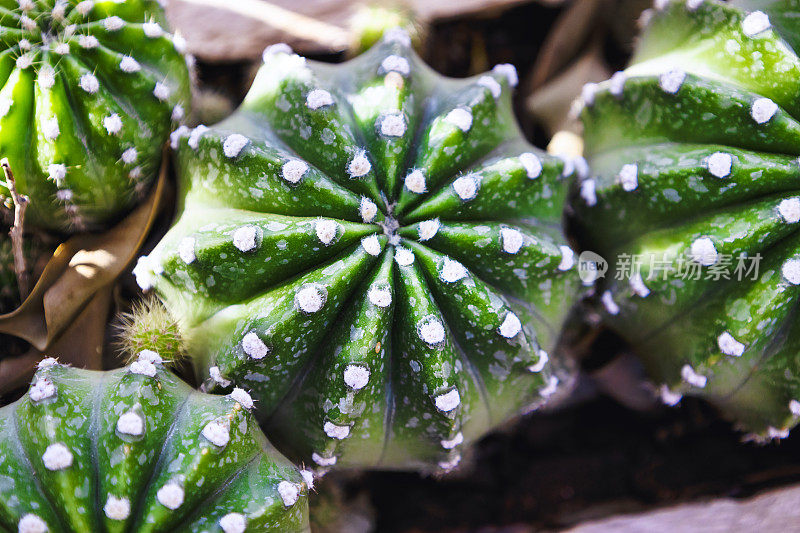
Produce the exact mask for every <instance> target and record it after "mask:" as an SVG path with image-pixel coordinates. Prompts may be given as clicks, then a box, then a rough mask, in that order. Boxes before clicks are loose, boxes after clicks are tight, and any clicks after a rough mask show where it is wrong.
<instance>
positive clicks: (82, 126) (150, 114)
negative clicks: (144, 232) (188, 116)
mask: <svg viewBox="0 0 800 533" xmlns="http://www.w3.org/2000/svg"><path fill="white" fill-rule="evenodd" d="M165 23H166V20H165V17H164V13H163V10H162V8H161V6H160V5H159V3H158V2H157V1H156V0H128V1H126V2H116V1H111V0H98V1H89V0H86V1H80V2H76V1H74V0H30V1H29V0H2V1H0V35H2V46H0V131H2V132H3V133H0V154H2V155H3V156H4V157H7V158H8V159H9V162H10V165H11V168H12V169H13V170H14V173H15V177H16V179H17V185H18V188H19V190H20V192H22V193H24V194H26V195H28V196H29V197H30V198H31V204H30V208H29V209H28V217H27V221H28V222H29V223H31V224H33V225H35V226H37V227H43V228H47V229H53V230H60V231H74V230H83V229H92V228H96V227H99V226H102V225H104V224H106V223H108V222H109V221H112V220H113V218H114V217H115V216H118V215H119V214H120V212H122V211H124V210H125V209H126V208H128V207H130V205H131V204H132V203H133V202H134V201H135V200H136V199H138V198H141V196H142V195H143V194H144V193H145V192H146V191H147V188H148V186H149V184H150V183H151V182H152V180H153V178H154V177H155V175H156V173H157V171H158V165H159V162H160V160H161V150H162V144H163V143H164V141H165V140H166V139H167V137H168V135H169V132H170V131H171V124H172V121H173V120H180V119H181V118H182V117H183V115H184V113H185V111H186V109H187V105H188V103H189V98H190V90H189V73H188V69H187V66H186V60H185V58H184V57H183V55H182V53H181V51H182V50H183V47H184V44H183V40H182V38H180V37H178V36H176V37H173V36H172V35H170V34H169V33H168V32H167V31H166V30H165V29H164V28H165V27H166V24H165ZM0 195H6V196H7V195H8V191H7V190H6V189H5V188H3V187H0Z"/></svg>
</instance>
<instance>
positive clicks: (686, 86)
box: [576, 0, 800, 438]
mask: <svg viewBox="0 0 800 533" xmlns="http://www.w3.org/2000/svg"><path fill="white" fill-rule="evenodd" d="M733 4H734V5H731V4H723V3H720V2H716V1H711V0H706V1H697V0H691V1H688V2H668V1H659V2H656V6H655V8H654V9H653V10H651V12H649V17H648V20H647V22H646V25H645V29H644V31H643V34H642V36H641V39H640V41H639V44H638V47H637V50H636V53H635V55H634V58H633V60H632V62H631V65H630V67H628V69H627V70H625V71H624V72H620V73H617V74H615V75H614V76H613V77H612V78H611V79H610V80H609V81H608V82H605V83H603V84H600V85H599V86H596V85H588V86H586V87H585V88H584V92H583V102H584V111H583V121H584V125H585V137H586V150H587V155H588V158H589V160H590V166H591V167H592V172H593V173H594V176H593V177H591V178H588V179H586V180H584V181H583V182H582V183H581V185H580V193H579V197H578V198H577V200H576V210H577V214H578V219H579V221H580V223H581V226H582V229H583V231H584V233H585V234H586V236H587V237H586V242H587V246H588V247H589V248H591V249H592V250H595V251H597V252H599V253H600V254H601V255H603V256H604V257H606V258H607V259H609V260H610V261H611V262H612V263H614V264H615V265H616V268H615V269H612V271H611V274H610V275H609V276H608V277H607V279H606V280H605V281H604V282H602V283H601V284H600V286H599V288H598V294H599V296H600V298H601V300H602V302H603V304H604V313H605V316H606V318H607V320H608V323H609V324H610V325H611V326H612V327H613V328H614V329H615V330H617V331H618V332H619V333H620V334H621V335H622V336H623V337H625V338H626V339H628V340H629V341H630V342H631V344H632V345H633V346H634V347H635V348H636V349H637V350H638V352H639V354H640V355H641V357H642V358H643V359H644V362H645V364H646V366H647V367H648V369H649V371H650V372H651V375H652V376H653V378H654V379H655V380H656V381H657V382H658V383H659V384H663V385H660V386H659V387H660V388H659V390H660V392H661V394H662V397H663V398H664V400H665V401H666V402H668V403H670V404H675V403H677V402H678V401H679V400H680V398H681V395H682V394H691V395H696V396H700V397H703V398H707V399H708V400H710V401H712V402H713V403H715V404H716V405H718V406H719V407H720V408H721V409H722V411H723V412H724V413H726V414H727V415H728V416H729V417H731V418H732V419H734V420H736V421H737V422H739V423H740V424H741V425H742V426H744V427H745V428H746V429H747V430H749V431H752V432H754V433H755V434H756V435H755V436H756V437H758V438H774V437H782V436H785V435H786V434H788V429H789V428H790V427H792V426H793V425H795V424H796V423H797V421H798V419H799V417H800V402H798V400H800V357H798V349H800V330H798V329H796V327H795V326H796V325H797V322H796V311H797V304H798V302H799V301H800V299H798V296H800V293H799V292H798V291H800V285H799V284H800V249H799V248H798V244H799V243H798V240H797V233H796V229H797V223H798V222H800V196H798V192H797V189H798V187H797V179H798V177H800V165H799V164H798V155H800V122H798V120H799V119H800V98H798V97H800V58H799V57H798V55H797V52H796V51H795V50H796V49H797V48H796V47H797V46H798V45H800V40H798V36H800V25H799V23H798V19H797V17H796V16H791V13H788V14H787V11H791V10H793V9H794V10H795V12H796V9H797V7H798V3H797V2H794V1H788V0H787V1H758V2H755V1H752V2H751V1H747V2H745V1H739V2H734V3H733ZM757 7H760V8H761V9H764V11H758V10H756V11H752V12H751V11H747V8H757ZM726 276H727V277H728V278H729V279H725V277H726Z"/></svg>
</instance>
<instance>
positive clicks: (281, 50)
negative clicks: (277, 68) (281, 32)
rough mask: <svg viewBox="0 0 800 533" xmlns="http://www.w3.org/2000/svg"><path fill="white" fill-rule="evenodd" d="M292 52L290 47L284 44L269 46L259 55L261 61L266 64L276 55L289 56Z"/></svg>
mask: <svg viewBox="0 0 800 533" xmlns="http://www.w3.org/2000/svg"><path fill="white" fill-rule="evenodd" d="M292 52H293V50H292V47H291V46H289V45H288V44H286V43H277V44H271V45H269V46H267V47H266V48H264V51H263V52H262V53H261V59H262V60H263V61H264V63H266V62H267V61H268V60H269V59H270V58H271V57H272V56H274V55H276V54H291V53H292Z"/></svg>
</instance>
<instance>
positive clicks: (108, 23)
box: [103, 15, 125, 31]
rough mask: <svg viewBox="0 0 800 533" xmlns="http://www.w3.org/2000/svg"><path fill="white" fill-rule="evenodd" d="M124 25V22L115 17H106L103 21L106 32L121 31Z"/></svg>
mask: <svg viewBox="0 0 800 533" xmlns="http://www.w3.org/2000/svg"><path fill="white" fill-rule="evenodd" d="M124 25H125V21H124V20H122V19H121V18H119V17H117V16H116V15H115V16H112V17H108V18H107V19H105V20H103V26H104V27H105V29H107V30H108V31H117V30H121V29H122V27H123V26H124Z"/></svg>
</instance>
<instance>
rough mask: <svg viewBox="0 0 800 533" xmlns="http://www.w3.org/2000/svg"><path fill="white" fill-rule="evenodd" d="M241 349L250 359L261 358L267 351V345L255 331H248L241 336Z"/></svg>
mask: <svg viewBox="0 0 800 533" xmlns="http://www.w3.org/2000/svg"><path fill="white" fill-rule="evenodd" d="M242 350H243V351H244V353H246V354H247V355H248V357H250V358H251V359H263V358H264V357H265V356H266V355H267V354H268V353H269V347H268V346H267V345H266V344H264V341H262V340H261V337H259V336H258V334H257V333H256V332H255V331H249V332H247V334H246V335H245V336H244V337H242Z"/></svg>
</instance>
